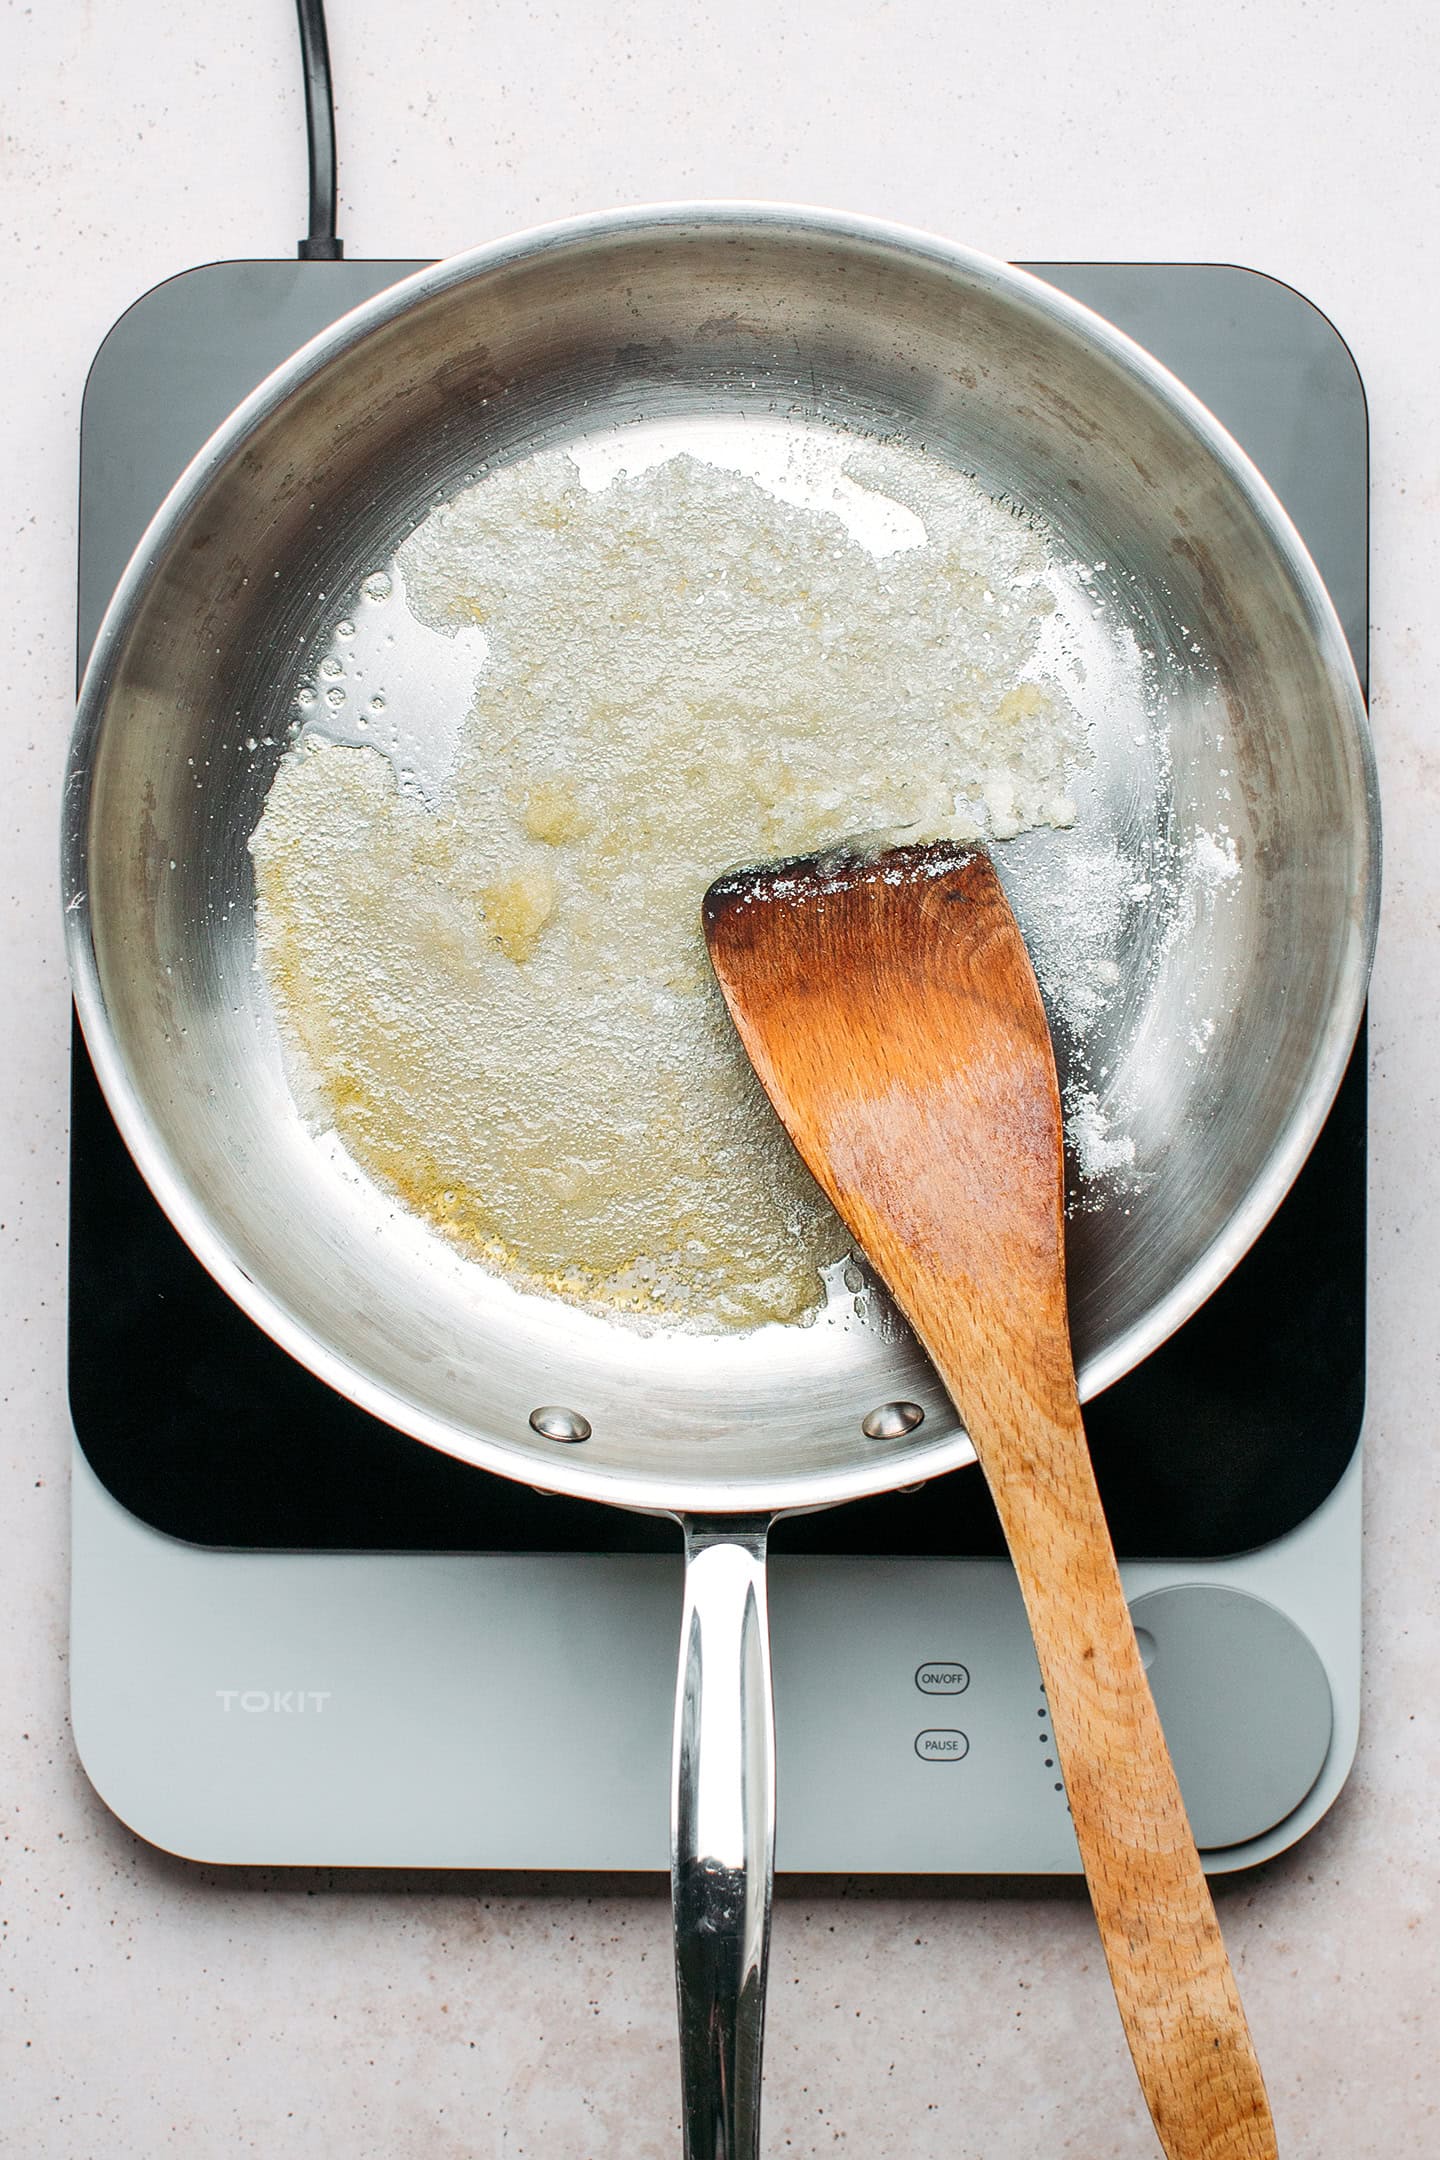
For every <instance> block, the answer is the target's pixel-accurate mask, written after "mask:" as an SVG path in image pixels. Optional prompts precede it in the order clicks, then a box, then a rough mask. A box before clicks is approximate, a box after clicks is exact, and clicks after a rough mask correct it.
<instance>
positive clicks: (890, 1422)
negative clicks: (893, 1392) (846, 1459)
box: [860, 1402, 925, 1440]
mask: <svg viewBox="0 0 1440 2160" xmlns="http://www.w3.org/2000/svg"><path fill="white" fill-rule="evenodd" d="M924 1416H925V1412H924V1411H923V1410H922V1409H921V1407H920V1405H919V1403H918V1402H882V1403H881V1405H880V1407H879V1409H878V1410H872V1411H871V1412H870V1415H869V1417H865V1418H861V1420H860V1430H861V1432H863V1433H864V1435H865V1437H866V1439H867V1440H903V1439H904V1437H905V1435H906V1433H907V1432H914V1430H915V1427H916V1426H917V1425H919V1424H920V1423H921V1422H922V1420H923V1419H924Z"/></svg>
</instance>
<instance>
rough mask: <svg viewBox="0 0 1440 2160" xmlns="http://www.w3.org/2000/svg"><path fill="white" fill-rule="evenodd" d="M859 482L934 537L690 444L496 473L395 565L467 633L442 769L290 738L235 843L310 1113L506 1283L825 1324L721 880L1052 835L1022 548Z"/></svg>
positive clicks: (417, 602)
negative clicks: (629, 458) (936, 843)
mask: <svg viewBox="0 0 1440 2160" xmlns="http://www.w3.org/2000/svg"><path fill="white" fill-rule="evenodd" d="M843 448H844V454H845V456H846V457H847V458H848V459H850V460H851V461H852V462H857V461H856V460H855V446H854V445H853V444H852V443H847V444H845V445H844V446H843ZM858 464H859V467H860V477H861V478H863V480H864V481H865V484H866V488H867V489H868V490H869V491H870V493H871V494H872V496H873V494H874V491H875V490H876V489H877V488H879V487H881V486H882V485H883V487H884V489H885V491H886V494H887V496H888V498H890V499H891V500H892V503H893V505H895V506H898V507H896V508H895V513H894V519H893V520H892V523H893V524H894V525H895V527H896V529H898V530H900V531H902V533H903V532H907V531H909V529H910V527H913V528H914V532H916V533H919V534H921V535H922V536H923V545H921V544H916V542H915V540H914V538H913V535H912V536H911V537H910V538H909V539H908V540H906V541H904V543H903V544H902V543H901V542H899V541H897V542H895V543H894V544H893V545H891V546H889V547H888V549H887V551H886V552H885V553H884V554H878V555H877V554H876V553H874V552H872V551H871V550H870V549H868V548H867V547H865V546H864V545H862V544H861V543H860V542H859V541H858V540H857V539H855V538H854V537H853V536H852V534H851V533H850V532H849V530H848V529H847V527H846V525H845V523H844V522H843V520H842V519H841V518H840V517H839V516H836V515H831V514H828V513H826V512H824V511H823V510H820V511H817V510H816V509H815V508H813V507H805V506H803V505H800V504H797V503H794V502H789V501H784V500H780V499H777V497H776V495H775V494H774V493H772V492H770V491H768V490H767V489H766V488H764V487H761V486H760V485H757V484H756V482H754V481H752V480H749V479H746V478H744V477H742V476H740V475H738V474H736V473H733V472H727V471H723V470H720V469H717V468H716V467H714V466H711V465H707V464H703V463H700V462H698V461H696V460H695V459H693V458H690V457H678V458H671V459H669V460H668V461H667V462H665V463H662V464H659V465H657V466H653V467H651V468H650V469H649V470H647V471H644V472H642V473H640V474H639V475H637V476H634V477H631V476H627V475H625V474H623V473H621V474H620V475H618V476H615V477H609V478H607V480H606V483H605V484H603V485H599V486H594V487H587V486H585V485H584V484H583V483H582V481H581V479H580V478H579V476H578V475H577V472H576V468H575V466H574V465H573V463H572V462H571V461H570V460H569V459H568V458H567V457H565V456H564V455H563V454H561V453H547V454H544V455H541V456H537V457H534V458H531V459H529V460H526V461H524V462H523V463H521V464H518V465H515V466H512V467H508V468H506V469H504V470H503V471H501V472H499V473H497V474H495V475H493V476H491V477H489V478H487V479H486V480H484V481H482V482H481V483H479V484H478V485H477V486H476V487H474V488H472V489H470V490H469V491H467V493H465V494H464V495H462V496H460V497H458V498H457V499H456V501H455V502H453V503H451V504H449V505H446V506H444V507H442V508H441V509H439V510H437V511H435V512H433V513H432V515H431V516H430V517H429V518H428V519H427V520H426V522H425V524H424V525H422V526H421V528H420V529H419V530H418V532H417V533H416V534H415V535H414V536H413V538H412V539H411V540H410V541H409V542H408V543H407V544H406V547H405V548H404V549H403V550H402V553H401V556H400V562H399V568H400V570H401V572H402V574H403V583H404V590H405V594H406V597H407V602H408V605H409V606H410V607H411V608H413V609H414V611H415V613H416V615H417V616H418V617H419V618H420V620H421V621H422V622H424V623H426V624H428V625H429V626H430V627H431V628H432V629H440V630H444V631H446V632H447V633H452V632H455V631H463V630H464V628H465V626H473V625H474V624H475V623H483V624H484V626H485V634H486V649H485V653H484V655H483V658H482V660H481V662H480V664H479V665H478V666H477V671H476V679H475V689H474V698H473V703H472V705H471V708H470V712H469V715H468V718H466V719H465V720H464V722H463V724H461V725H460V726H459V727H458V729H457V732H456V737H455V749H454V755H453V761H452V763H451V765H450V768H449V770H448V772H447V773H446V774H445V775H444V778H443V782H442V783H441V784H439V785H437V786H435V787H434V788H433V789H432V790H431V792H430V793H429V795H427V796H421V795H419V794H418V793H417V792H416V791H415V790H414V789H413V788H410V789H407V788H405V787H402V786H400V785H397V778H396V773H395V770H394V768H393V766H392V763H391V762H390V760H388V759H387V758H386V757H385V756H384V755H383V754H381V753H380V752H379V751H377V750H373V749H370V748H367V747H359V746H353V745H337V744H334V743H327V742H325V741H323V740H320V739H316V738H313V737H312V738H308V739H306V738H302V740H301V742H300V743H299V744H298V745H297V747H296V749H295V750H294V751H293V752H292V753H291V754H290V755H289V756H288V757H287V758H286V759H285V760H284V761H283V762H282V764H281V766H280V768H279V770H278V772H277V775H276V779H275V782H274V785H273V787H272V789H271V793H270V796H269V799H268V801H267V804H266V807H265V813H264V816H263V817H262V819H261V822H260V825H259V827H258V828H257V830H256V833H255V835H254V838H253V841H252V849H253V853H254V858H255V866H256V878H257V887H258V896H259V897H258V928H259V943H260V951H261V956H262V962H263V965H264V967H265V969H266V973H267V976H268V978H269V981H270V984H271V988H272V991H273V994H274V1000H275V1005H276V1009H277V1012H278V1014H279V1018H280V1024H281V1029H282V1034H283V1037H284V1040H285V1044H286V1049H287V1057H288V1062H289V1066H290V1070H291V1076H292V1081H293V1084H294V1086H295V1088H296V1091H297V1094H298V1095H299V1096H300V1098H301V1100H302V1103H303V1105H304V1107H305V1108H306V1110H307V1112H308V1113H309V1114H310V1115H311V1116H312V1118H313V1119H314V1120H315V1121H316V1122H317V1123H320V1124H323V1125H325V1126H329V1127H333V1129H334V1130H335V1132H336V1133H337V1134H338V1135H339V1137H340V1138H341V1140H342V1141H343V1142H344V1144H345V1146H346V1147H347V1149H348V1150H349V1151H350V1153H351V1154H352V1155H353V1156H354V1157H355V1158H356V1160H357V1161H358V1162H360V1163H361V1164H362V1165H363V1166H364V1167H365V1168H366V1169H367V1170H368V1171H369V1172H370V1173H371V1174H372V1175H373V1176H374V1177H376V1178H377V1179H378V1180H379V1181H380V1182H381V1184H382V1185H384V1186H385V1187H386V1188H387V1189H388V1190H389V1191H391V1192H392V1193H393V1194H395V1195H396V1196H397V1197H398V1198H400V1199H401V1200H402V1201H403V1202H404V1203H405V1204H406V1205H407V1206H409V1207H412V1208H414V1209H416V1210H418V1211H419V1212H420V1213H421V1214H422V1215H424V1216H425V1217H426V1218H427V1219H428V1220H429V1221H430V1222H431V1223H432V1224H434V1225H435V1227H436V1228H437V1229H438V1230H439V1231H441V1232H442V1233H443V1234H444V1235H445V1236H447V1237H449V1238H451V1239H453V1240H454V1241H456V1242H457V1243H458V1244H460V1245H461V1246H462V1247H463V1248H464V1249H466V1250H467V1251H469V1252H470V1253H472V1254H473V1255H474V1256H475V1257H476V1258H477V1259H479V1260H480V1261H481V1262H482V1263H484V1264H485V1265H487V1266H490V1267H493V1268H496V1269H498V1270H500V1271H502V1272H503V1273H505V1274H506V1275H508V1276H509V1277H510V1278H511V1279H512V1280H514V1281H517V1282H519V1283H520V1284H522V1285H524V1286H526V1287H529V1288H532V1289H539V1290H543V1291H546V1292H548V1293H550V1294H552V1295H557V1296H560V1297H564V1298H568V1299H572V1300H574V1301H577V1302H581V1303H585V1304H590V1305H596V1306H599V1307H601V1308H603V1309H606V1310H609V1311H616V1312H625V1313H634V1314H644V1315H650V1316H654V1317H658V1318H661V1319H664V1320H665V1321H667V1322H672V1323H674V1322H678V1323H680V1324H684V1325H689V1326H693V1327H706V1328H731V1327H749V1326H754V1325H757V1324H759V1323H761V1322H763V1321H767V1320H793V1319H797V1318H802V1317H804V1316H805V1315H806V1314H807V1313H809V1312H811V1311H813V1310H814V1309H815V1308H816V1307H817V1306H818V1305H819V1303H820V1302H821V1298H822V1294H823V1292H822V1284H821V1280H820V1271H821V1270H822V1269H824V1268H826V1267H829V1266H831V1265H832V1264H833V1263H834V1262H835V1261H836V1260H837V1259H839V1258H841V1257H842V1256H843V1255H844V1253H845V1251H846V1249H847V1244H848V1240H847V1237H846V1233H845V1231H844V1230H843V1228H842V1226H841V1225H840V1224H839V1222H838V1221H837V1219H836V1218H835V1217H834V1215H833V1214H832V1213H831V1211H830V1209H829V1207H828V1205H827V1204H826V1202H825V1201H824V1199H823V1197H822V1195H821V1194H820V1193H819V1191H818V1189H817V1188H816V1187H815V1186H814V1184H813V1183H812V1181H811V1180H810V1178H809V1176H808V1173H807V1172H806V1171H805V1170H804V1168H803V1167H802V1165H801V1164H800V1162H799V1160H798V1158H797V1157H796V1156H795V1154H794V1152H793V1150H792V1149H791V1147H790V1145H789V1142H788V1140H787V1139H786V1138H785V1136H784V1133H783V1131H782V1130H781V1128H780V1126H779V1124H778V1122H777V1120H776V1119H775V1117H774V1115H773V1113H772V1112H771V1110H770V1107H769V1105H768V1103H767V1102H766V1100H765V1098H764V1096H763V1094H762V1092H761V1091H760V1089H759V1086H758V1084H757V1083H756V1081H755V1079H754V1076H753V1075H752V1073H751V1071H750V1068H749V1065H748V1063H747V1062H746V1060H745V1058H744V1054H743V1052H742V1051H741V1050H740V1048H739V1045H738V1042H737V1041H736V1039H735V1037H734V1034H733V1031H732V1030H731V1027H730V1024H729V1021H728V1018H727V1017H726V1015H725V1012H724V1008H723V1005H722V1004H721V1002H720V999H719V995H718V992H717V991H716V990H715V987H714V984H713V981H712V979H711V975H710V969H709V963H708V960H707V958H706V954H705V950H704V943H703V938H702V936H701V932H700V913H699V911H700V901H701V898H702V896H703V894H704V891H705V888H706V887H707V885H708V884H709V883H710V882H711V880H712V879H713V878H714V877H715V876H716V874H717V873H718V872H720V871H721V870H723V869H725V868H727V867H730V866H732V865H734V864H736V863H740V862H746V861H754V860H757V859H763V858H764V857H767V856H774V855H786V854H804V853H807V852H810V851H812V850H814V849H817V848H821V847H824V846H827V845H830V844H833V843H834V842H836V841H838V840H841V839H843V838H846V837H849V836H851V835H853V834H855V833H857V832H863V833H865V834H868V835H874V836H877V837H878V836H882V835H896V836H903V837H905V838H907V839H920V838H931V837H936V836H939V835H945V834H949V835H952V836H954V837H956V838H960V839H966V838H973V837H975V836H976V835H978V834H980V833H984V832H992V833H993V834H994V835H995V836H997V837H998V836H1000V835H1001V834H1002V833H1008V832H1011V831H1020V830H1023V829H1025V828H1027V827H1030V826H1034V825H1037V824H1044V823H1052V824H1063V823H1066V822H1068V821H1069V819H1070V818H1073V816H1074V808H1073V804H1072V803H1071V802H1070V800H1069V798H1068V795H1067V793H1066V787H1067V781H1068V776H1069V774H1070V773H1071V771H1072V770H1073V769H1074V768H1075V766H1076V764H1077V763H1078V762H1079V761H1081V760H1082V759H1083V756H1084V739H1083V730H1082V729H1081V726H1080V723H1079V721H1078V720H1077V718H1076V716H1075V713H1074V711H1073V708H1072V707H1071V706H1070V705H1069V703H1068V702H1067V700H1066V699H1065V697H1064V696H1063V694H1062V693H1061V692H1060V691H1059V690H1058V688H1057V686H1056V685H1055V684H1054V683H1053V682H1052V681H1049V680H1047V679H1046V677H1045V674H1044V671H1043V668H1042V667H1041V666H1040V665H1039V662H1038V660H1037V653H1038V650H1039V645H1040V634H1041V630H1042V627H1043V624H1044V620H1045V617H1046V615H1047V614H1048V613H1049V611H1050V608H1051V606H1052V602H1051V599H1050V595H1049V592H1048V590H1047V588H1046V586H1045V583H1044V576H1045V572H1046V570H1047V567H1048V557H1047V552H1046V548H1045V545H1044V542H1043V540H1042V538H1041V537H1040V536H1039V535H1038V534H1037V533H1036V532H1034V531H1033V530H1032V529H1031V528H1030V527H1028V526H1026V525H1025V524H1023V523H1022V522H1021V521H1020V520H1018V519H1017V518H1016V517H1014V516H1013V515H1012V514H1011V513H1010V512H1009V511H1008V510H1006V509H1004V508H1001V507H999V506H997V505H996V504H994V503H992V502H990V501H989V500H988V499H987V498H986V497H985V496H984V495H983V494H982V493H981V491H980V490H979V489H978V488H977V487H976V486H975V485H974V484H973V483H971V482H969V481H967V480H965V479H963V478H962V477H961V476H958V475H955V474H951V473H949V472H948V471H945V470H943V469H937V468H934V467H931V466H929V465H928V464H922V463H921V462H920V461H918V460H914V459H908V458H905V457H903V456H901V455H900V454H899V453H890V452H887V453H884V454H882V453H880V452H878V451H876V450H873V449H872V450H867V451H865V452H864V453H863V455H862V457H861V459H860V460H859V461H858ZM852 484H853V483H852ZM837 486H838V483H837ZM907 520H908V525H907V524H906V521H907ZM401 717H402V718H403V715H402V716H401Z"/></svg>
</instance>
